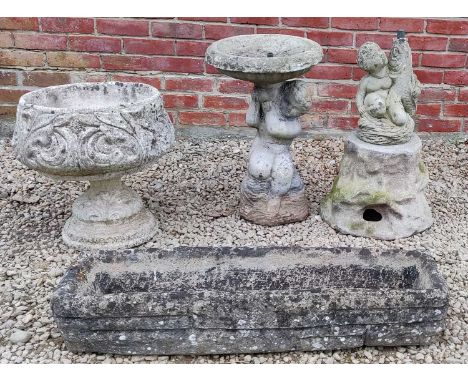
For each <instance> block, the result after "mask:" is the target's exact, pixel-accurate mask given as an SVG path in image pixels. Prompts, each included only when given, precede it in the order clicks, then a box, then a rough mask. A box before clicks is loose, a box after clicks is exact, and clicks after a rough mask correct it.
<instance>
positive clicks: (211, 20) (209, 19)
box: [178, 17, 227, 23]
mask: <svg viewBox="0 0 468 382" xmlns="http://www.w3.org/2000/svg"><path fill="white" fill-rule="evenodd" d="M178 19H179V20H187V21H205V22H207V23H227V17H178Z"/></svg>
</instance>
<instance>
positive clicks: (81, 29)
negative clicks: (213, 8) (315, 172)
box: [0, 17, 468, 132]
mask: <svg viewBox="0 0 468 382" xmlns="http://www.w3.org/2000/svg"><path fill="white" fill-rule="evenodd" d="M398 29H404V30H405V31H406V32H407V33H408V36H409V41H410V45H411V46H412V48H413V52H414V54H413V56H414V58H413V61H414V66H415V71H416V73H417V75H418V78H419V80H420V81H421V82H422V83H423V85H424V89H423V92H422V95H421V97H420V102H419V106H418V111H417V113H418V123H417V126H418V130H419V131H441V132H458V131H468V118H467V117H468V71H467V70H466V67H467V52H468V38H467V36H468V20H467V19H416V18H413V19H408V18H384V17H382V18H335V17H333V18H329V17H318V18H307V17H302V18H295V17H294V18H291V17H282V18H278V17H251V18H249V17H247V18H245V17H230V18H227V17H211V18H182V17H180V18H164V19H161V18H159V19H158V18H155V19H142V18H132V19H101V18H96V19H93V18H68V19H67V18H34V17H32V18H0V115H8V114H14V113H15V109H16V106H15V105H16V103H17V101H18V99H19V97H20V96H21V95H22V94H24V93H25V92H27V91H30V90H32V89H35V88H37V87H42V86H49V85H58V84H65V83H69V82H77V81H105V80H119V81H140V82H146V83H149V84H151V85H153V86H156V87H157V88H158V89H160V90H161V91H162V92H163V94H164V100H165V105H166V108H167V110H168V111H169V112H170V114H171V117H172V119H173V121H174V123H175V124H177V125H178V126H184V125H201V126H244V125H245V110H246V108H247V103H248V99H249V91H250V89H251V84H250V83H247V82H243V81H237V80H233V79H230V78H228V77H225V76H222V75H219V74H217V72H216V70H215V69H214V68H213V67H210V66H209V65H206V64H205V63H204V60H203V57H204V53H205V50H206V48H207V46H208V45H209V44H210V42H212V41H214V40H217V39H221V38H224V37H228V36H232V35H235V34H250V33H285V34H292V35H296V36H301V37H307V38H310V39H313V40H315V41H317V42H318V43H320V44H321V45H322V46H323V48H324V53H325V54H324V59H323V62H322V63H321V64H319V65H317V66H316V67H314V68H313V69H312V70H311V71H310V72H309V73H308V74H307V75H306V77H307V78H308V79H309V81H311V82H312V83H313V86H314V94H315V97H314V101H313V105H312V110H311V113H310V114H309V115H307V116H305V117H304V118H303V124H304V127H306V128H319V127H320V128H339V129H350V128H354V127H356V123H357V119H358V116H357V110H356V105H355V103H354V95H355V92H356V86H357V83H358V81H359V79H360V78H361V77H362V75H363V72H362V71H361V70H360V69H359V68H358V67H357V65H356V50H357V48H358V47H359V46H360V45H361V44H362V43H364V42H366V41H375V42H377V43H379V44H380V46H381V47H382V48H384V49H388V48H389V47H390V46H391V43H392V39H393V37H394V36H395V31H396V30H398Z"/></svg>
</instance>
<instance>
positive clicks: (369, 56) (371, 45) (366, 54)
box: [357, 42, 388, 74]
mask: <svg viewBox="0 0 468 382" xmlns="http://www.w3.org/2000/svg"><path fill="white" fill-rule="evenodd" d="M357 63H358V65H359V67H360V68H361V69H362V70H365V71H366V72H368V73H371V74H372V73H377V72H378V71H379V70H381V69H382V68H383V67H384V66H386V65H387V63H388V59H387V55H386V54H385V52H384V51H383V50H382V49H380V46H378V45H377V44H376V43H375V42H366V43H365V44H363V45H361V47H360V48H359V51H358V60H357Z"/></svg>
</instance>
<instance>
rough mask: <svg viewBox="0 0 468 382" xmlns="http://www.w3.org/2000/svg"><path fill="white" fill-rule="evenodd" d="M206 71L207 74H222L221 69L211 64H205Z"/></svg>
mask: <svg viewBox="0 0 468 382" xmlns="http://www.w3.org/2000/svg"><path fill="white" fill-rule="evenodd" d="M205 73H206V74H220V72H219V70H218V69H216V68H215V67H214V66H212V65H210V64H205Z"/></svg>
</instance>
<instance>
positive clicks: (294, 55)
mask: <svg viewBox="0 0 468 382" xmlns="http://www.w3.org/2000/svg"><path fill="white" fill-rule="evenodd" d="M322 56H323V53H322V48H321V46H320V45H319V44H317V43H316V42H315V41H312V40H309V39H306V38H302V37H295V36H286V35H280V34H255V35H241V36H233V37H228V38H225V39H222V40H219V41H216V42H214V43H213V44H211V45H210V46H209V47H208V49H207V51H206V62H207V63H208V64H210V65H213V66H214V67H216V68H217V69H218V70H219V71H221V72H222V73H224V74H226V75H228V76H230V77H234V78H238V79H241V80H245V81H251V82H254V83H256V84H260V83H263V84H275V83H279V82H283V81H286V80H289V79H292V78H296V77H299V76H300V75H302V74H304V73H306V72H308V71H309V70H310V68H311V67H312V66H313V65H315V64H317V63H319V62H320V60H321V59H322Z"/></svg>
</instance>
